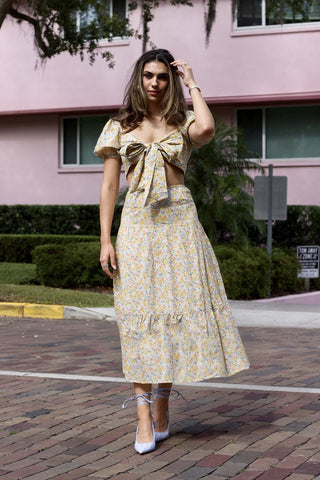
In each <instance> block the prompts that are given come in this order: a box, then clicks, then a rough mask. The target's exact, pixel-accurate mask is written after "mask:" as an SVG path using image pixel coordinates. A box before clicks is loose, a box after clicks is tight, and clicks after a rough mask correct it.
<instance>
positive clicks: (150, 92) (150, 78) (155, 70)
mask: <svg viewBox="0 0 320 480" xmlns="http://www.w3.org/2000/svg"><path fill="white" fill-rule="evenodd" d="M168 84H169V73H168V67H167V66H166V65H165V64H164V63H162V62H156V61H153V62H148V63H146V64H145V66H144V67H143V73H142V86H143V88H144V90H145V92H146V93H147V96H148V99H149V101H150V102H153V103H160V102H161V101H162V99H163V97H164V94H165V91H166V90H167V88H168Z"/></svg>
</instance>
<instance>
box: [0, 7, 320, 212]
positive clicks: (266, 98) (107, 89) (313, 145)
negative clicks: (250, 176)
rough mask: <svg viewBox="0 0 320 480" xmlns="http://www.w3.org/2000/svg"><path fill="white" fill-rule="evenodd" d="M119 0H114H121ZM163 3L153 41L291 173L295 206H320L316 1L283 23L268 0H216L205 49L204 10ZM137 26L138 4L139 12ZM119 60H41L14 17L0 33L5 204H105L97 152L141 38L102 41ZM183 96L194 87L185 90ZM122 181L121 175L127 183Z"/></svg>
mask: <svg viewBox="0 0 320 480" xmlns="http://www.w3.org/2000/svg"><path fill="white" fill-rule="evenodd" d="M111 1H112V0H111ZM115 1H116V0H113V2H115ZM193 3H194V4H195V5H194V7H192V8H191V7H187V6H179V7H173V6H170V5H169V4H165V5H163V6H161V7H160V8H158V9H157V10H156V11H155V19H154V21H153V23H152V24H151V32H150V33H151V39H152V42H153V43H154V44H155V45H156V46H157V47H159V48H167V49H168V50H170V51H172V53H173V54H174V56H175V57H176V58H184V59H186V60H187V61H188V62H189V63H190V64H191V65H192V67H193V70H194V73H195V78H196V80H197V83H198V84H199V85H200V86H201V89H202V93H203V95H204V97H205V98H206V99H207V101H208V103H209V104H210V105H211V106H212V109H213V112H214V115H215V117H216V118H220V119H222V120H224V121H225V122H227V123H229V124H236V123H238V124H239V125H240V126H241V127H242V128H243V130H244V132H245V136H246V139H247V142H248V146H249V147H250V148H251V149H252V150H254V151H256V152H258V153H259V155H260V156H261V157H262V159H263V164H264V165H268V164H269V163H273V165H274V175H287V176H288V203H289V204H314V205H320V195H319V194H318V185H319V183H320V63H319V61H318V60H317V58H318V46H319V44H320V1H313V2H311V3H312V7H308V5H309V4H310V2H301V3H302V4H303V5H305V16H304V17H303V16H301V14H295V12H292V11H291V9H290V8H289V7H288V8H287V9H286V12H285V13H286V17H285V20H284V23H283V22H282V23H281V22H280V21H279V20H278V19H277V16H276V15H275V14H274V15H273V14H272V12H271V13H270V12H268V11H267V9H266V0H250V1H249V0H242V1H241V2H240V7H239V10H238V12H237V15H236V18H235V19H233V16H232V2H231V0H217V11H216V21H215V23H214V25H213V28H212V33H211V37H210V42H209V45H208V46H206V41H205V29H204V10H205V4H206V2H203V1H202V0H195V1H194V2H193ZM132 23H133V25H134V26H135V27H136V28H139V26H140V24H141V19H140V12H139V11H136V12H134V14H132ZM105 48H108V49H109V50H111V51H112V53H113V54H114V57H115V62H116V65H115V68H114V69H112V70H111V69H109V68H108V67H107V66H106V64H105V62H104V61H103V60H98V61H96V63H95V64H94V65H93V66H92V67H91V66H90V65H89V63H88V62H86V61H84V62H81V61H80V59H79V58H75V57H70V56H69V55H67V54H61V55H60V56H58V57H56V58H54V59H52V60H49V61H47V63H46V64H45V65H44V66H41V65H40V64H38V65H37V56H36V53H35V51H34V46H33V36H32V31H31V28H29V26H28V25H25V24H20V25H18V24H17V23H16V22H15V21H13V20H11V18H10V17H8V18H7V19H6V20H5V23H4V25H3V27H2V28H1V30H0V64H1V70H0V85H1V90H0V92H1V93H0V202H1V204H68V203H83V204H90V203H97V202H98V198H99V188H100V182H101V179H102V165H101V162H100V160H99V159H98V158H96V157H94V156H93V154H92V150H93V147H94V144H95V142H96V140H97V137H98V135H99V133H100V131H101V129H102V127H103V125H104V123H105V121H106V119H107V118H108V115H109V114H110V113H112V112H114V111H115V110H117V109H118V107H119V105H120V104H121V102H122V95H123V90H124V87H125V85H126V83H127V80H128V78H129V74H130V70H131V67H132V65H133V63H134V61H135V59H136V58H137V57H138V56H139V55H140V54H141V48H142V46H141V41H140V40H137V39H133V38H129V39H119V40H116V39H115V40H114V41H113V42H112V43H111V44H104V43H102V44H101V49H105ZM186 97H187V98H188V93H187V90H186ZM124 182H125V180H124Z"/></svg>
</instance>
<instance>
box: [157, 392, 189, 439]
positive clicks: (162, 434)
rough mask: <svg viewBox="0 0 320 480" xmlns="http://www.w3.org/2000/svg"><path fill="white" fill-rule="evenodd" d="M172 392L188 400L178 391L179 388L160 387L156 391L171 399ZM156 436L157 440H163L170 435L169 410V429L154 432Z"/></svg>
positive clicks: (159, 395)
mask: <svg viewBox="0 0 320 480" xmlns="http://www.w3.org/2000/svg"><path fill="white" fill-rule="evenodd" d="M171 393H173V394H174V395H175V397H176V398H179V397H181V398H183V400H184V401H185V402H186V399H185V398H184V396H183V395H182V394H181V393H180V392H178V391H177V390H172V389H171V388H167V387H159V388H158V389H157V390H156V391H155V394H156V396H157V397H158V398H167V399H169V397H170V394H171ZM155 425H156V423H155ZM154 436H155V439H156V442H161V441H162V440H166V439H167V438H169V437H170V421H169V412H168V426H167V430H165V431H164V432H154Z"/></svg>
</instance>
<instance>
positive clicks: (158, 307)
mask: <svg viewBox="0 0 320 480" xmlns="http://www.w3.org/2000/svg"><path fill="white" fill-rule="evenodd" d="M168 191H169V197H168V198H167V199H165V200H161V201H159V202H158V203H156V204H148V205H147V206H144V199H143V195H142V193H143V192H142V193H141V192H133V193H130V192H128V194H127V196H126V200H125V204H124V207H123V212H122V217H121V225H120V228H119V232H118V236H117V243H116V255H117V262H118V270H117V273H116V275H115V278H114V295H115V309H116V315H117V323H118V326H119V331H120V339H121V350H122V366H123V372H124V374H125V377H126V380H127V381H130V382H137V383H158V382H159V383H166V382H168V383H169V382H174V383H190V382H193V381H199V380H203V379H206V378H210V377H226V376H229V375H233V374H235V373H237V372H239V371H241V370H243V369H246V368H248V367H249V364H248V359H247V356H246V353H245V351H244V348H243V345H242V342H241V339H240V336H239V333H238V330H237V328H236V326H235V323H234V320H233V317H232V313H231V311H230V308H229V304H228V301H227V298H226V294H225V290H224V286H223V282H222V278H221V275H220V271H219V266H218V263H217V260H216V258H215V255H214V252H213V250H212V247H211V244H210V242H209V240H208V238H207V236H206V234H205V232H204V230H203V228H202V226H201V224H200V222H199V220H198V215H197V211H196V207H195V204H194V202H193V199H192V197H191V193H190V191H189V190H188V188H187V187H185V186H184V185H174V186H171V187H168Z"/></svg>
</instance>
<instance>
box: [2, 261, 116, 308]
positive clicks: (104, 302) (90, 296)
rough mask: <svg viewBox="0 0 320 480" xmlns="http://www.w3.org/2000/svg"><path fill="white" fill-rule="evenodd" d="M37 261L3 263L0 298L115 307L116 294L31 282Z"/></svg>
mask: <svg viewBox="0 0 320 480" xmlns="http://www.w3.org/2000/svg"><path fill="white" fill-rule="evenodd" d="M34 281H35V265H32V264H27V263H0V302H18V303H24V302H27V303H42V304H48V305H67V306H74V307H112V306H113V296H112V295H106V294H101V293H95V292H88V291H82V290H67V289H62V288H51V287H44V286H43V285H32V284H31V285H30V283H34Z"/></svg>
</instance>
